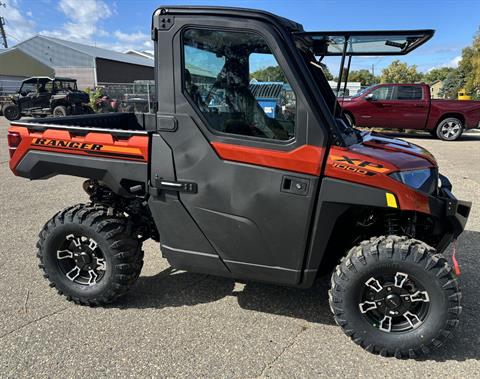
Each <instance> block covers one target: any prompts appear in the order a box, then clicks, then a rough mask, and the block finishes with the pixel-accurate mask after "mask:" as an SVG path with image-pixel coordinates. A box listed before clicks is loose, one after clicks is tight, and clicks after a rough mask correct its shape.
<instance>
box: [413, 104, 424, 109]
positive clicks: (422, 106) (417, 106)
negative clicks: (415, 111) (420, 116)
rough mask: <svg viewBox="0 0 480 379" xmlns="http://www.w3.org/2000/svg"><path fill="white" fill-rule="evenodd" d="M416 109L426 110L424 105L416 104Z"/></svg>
mask: <svg viewBox="0 0 480 379" xmlns="http://www.w3.org/2000/svg"><path fill="white" fill-rule="evenodd" d="M414 107H415V108H425V105H423V104H415V105H414Z"/></svg>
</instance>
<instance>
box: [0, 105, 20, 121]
mask: <svg viewBox="0 0 480 379" xmlns="http://www.w3.org/2000/svg"><path fill="white" fill-rule="evenodd" d="M3 115H4V116H5V118H6V119H7V120H8V121H16V120H19V119H20V117H21V114H20V109H18V107H17V106H16V105H15V104H8V105H5V106H4V107H3Z"/></svg>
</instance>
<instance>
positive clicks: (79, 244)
mask: <svg viewBox="0 0 480 379" xmlns="http://www.w3.org/2000/svg"><path fill="white" fill-rule="evenodd" d="M39 237H40V239H39V241H38V243H37V247H38V254H37V256H38V258H39V259H40V265H39V266H40V268H42V269H43V270H44V277H45V278H46V279H48V280H49V281H50V285H51V286H52V287H55V288H56V289H57V290H58V292H59V293H60V294H61V295H65V296H66V297H67V299H68V300H71V301H74V302H75V303H78V304H84V305H92V306H93V305H103V304H107V303H110V302H112V301H114V300H116V299H117V298H118V297H119V296H121V295H123V294H125V293H126V292H127V291H128V289H129V288H130V287H131V286H132V285H133V284H134V283H135V281H136V280H137V278H138V276H139V275H140V271H141V269H142V266H143V251H142V250H141V242H140V241H139V239H138V238H136V236H135V235H134V234H133V227H132V225H131V224H130V223H129V222H128V221H127V220H125V219H124V218H122V217H118V216H110V215H108V212H107V208H105V207H103V206H96V205H85V204H80V205H76V206H74V207H71V208H67V209H65V210H63V211H62V212H59V213H58V214H57V215H55V216H54V217H53V218H52V219H51V220H50V221H48V222H47V223H46V224H45V226H44V228H43V230H42V231H41V232H40V235H39Z"/></svg>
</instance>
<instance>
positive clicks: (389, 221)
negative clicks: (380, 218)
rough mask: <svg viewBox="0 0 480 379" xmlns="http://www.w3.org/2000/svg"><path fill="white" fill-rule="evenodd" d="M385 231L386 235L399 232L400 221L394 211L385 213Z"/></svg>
mask: <svg viewBox="0 0 480 379" xmlns="http://www.w3.org/2000/svg"><path fill="white" fill-rule="evenodd" d="M385 231H386V233H387V235H394V234H396V235H398V234H399V233H400V221H399V219H398V215H397V214H396V213H387V214H386V215H385Z"/></svg>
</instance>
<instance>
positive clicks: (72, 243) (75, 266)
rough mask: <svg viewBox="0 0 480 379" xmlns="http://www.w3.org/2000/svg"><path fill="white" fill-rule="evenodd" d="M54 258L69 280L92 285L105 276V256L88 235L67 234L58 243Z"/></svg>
mask: <svg viewBox="0 0 480 379" xmlns="http://www.w3.org/2000/svg"><path fill="white" fill-rule="evenodd" d="M56 258H57V262H58V266H59V268H60V271H61V272H62V273H63V274H64V275H65V277H66V278H67V279H68V280H69V281H71V282H74V283H77V284H80V285H84V286H93V285H95V284H97V283H99V282H100V281H101V280H102V279H103V277H104V276H105V272H106V269H107V263H106V261H105V256H104V254H103V252H102V250H101V249H100V248H99V247H98V244H97V242H96V241H95V240H94V239H92V238H90V237H86V236H81V235H74V234H69V235H68V236H66V237H65V239H64V240H63V241H62V243H61V244H60V246H59V249H58V250H57V252H56Z"/></svg>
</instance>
